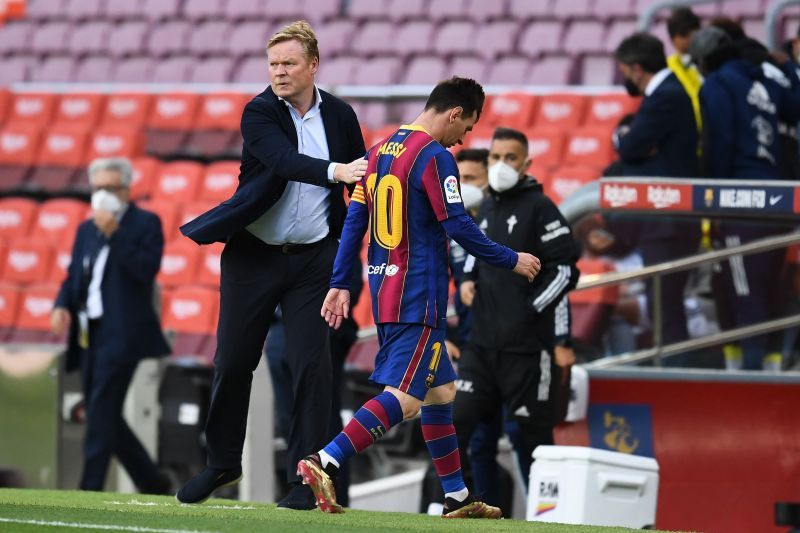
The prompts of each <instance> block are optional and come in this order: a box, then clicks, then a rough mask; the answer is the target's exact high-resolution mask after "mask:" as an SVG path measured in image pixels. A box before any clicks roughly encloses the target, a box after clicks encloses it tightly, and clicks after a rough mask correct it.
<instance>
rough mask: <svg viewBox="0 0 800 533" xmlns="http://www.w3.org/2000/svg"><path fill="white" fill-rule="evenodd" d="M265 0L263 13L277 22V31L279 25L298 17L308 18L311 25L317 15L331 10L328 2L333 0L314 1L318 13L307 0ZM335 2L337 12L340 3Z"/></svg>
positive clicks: (320, 15)
mask: <svg viewBox="0 0 800 533" xmlns="http://www.w3.org/2000/svg"><path fill="white" fill-rule="evenodd" d="M265 1H266V5H265V6H264V13H266V14H267V16H268V17H269V18H270V19H272V20H273V21H275V22H277V23H278V26H277V27H276V28H275V30H276V31H277V29H278V28H279V27H281V26H284V25H285V24H287V23H288V22H290V21H294V20H299V19H307V20H310V21H311V22H312V25H314V24H313V22H314V20H315V19H316V17H317V16H319V17H323V16H324V15H323V13H325V12H327V13H330V12H331V9H330V4H331V3H332V2H334V1H335V0H327V2H325V1H319V0H318V1H317V2H316V4H317V6H316V7H318V8H319V10H320V11H319V14H317V13H315V12H314V6H309V5H308V3H309V0H306V1H305V2H303V1H300V2H286V1H284V0H265ZM326 4H328V5H326ZM336 4H337V5H336V8H337V10H336V13H337V14H338V7H339V4H340V3H339V2H336ZM308 15H314V16H312V17H308ZM306 17H308V18H306Z"/></svg>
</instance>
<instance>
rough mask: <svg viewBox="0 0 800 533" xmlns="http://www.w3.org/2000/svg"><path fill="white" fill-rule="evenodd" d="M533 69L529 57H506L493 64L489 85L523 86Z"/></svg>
mask: <svg viewBox="0 0 800 533" xmlns="http://www.w3.org/2000/svg"><path fill="white" fill-rule="evenodd" d="M530 68H531V63H530V60H529V59H528V57H527V56H506V57H503V58H502V59H498V60H497V61H494V62H493V63H492V66H491V67H490V68H489V77H488V81H487V83H489V84H490V85H523V84H524V83H525V80H526V79H527V76H528V72H529V70H530Z"/></svg>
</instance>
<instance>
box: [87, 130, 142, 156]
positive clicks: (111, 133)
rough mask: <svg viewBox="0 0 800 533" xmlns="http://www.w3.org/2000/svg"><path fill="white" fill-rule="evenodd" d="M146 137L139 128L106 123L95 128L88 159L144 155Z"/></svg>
mask: <svg viewBox="0 0 800 533" xmlns="http://www.w3.org/2000/svg"><path fill="white" fill-rule="evenodd" d="M143 148H144V139H143V135H142V132H141V131H140V130H139V129H135V128H132V127H128V126H125V125H124V124H122V123H120V124H118V125H116V126H111V125H105V126H102V127H100V128H99V129H97V130H95V132H94V135H93V136H92V140H91V144H90V146H89V153H88V155H87V160H89V161H91V160H92V159H95V158H98V157H127V158H129V159H131V158H134V157H138V156H140V155H142V152H143Z"/></svg>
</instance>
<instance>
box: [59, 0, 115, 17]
mask: <svg viewBox="0 0 800 533" xmlns="http://www.w3.org/2000/svg"><path fill="white" fill-rule="evenodd" d="M103 4H105V0H67V2H66V4H65V5H64V14H65V15H66V16H67V18H69V19H71V20H85V19H92V18H95V17H97V16H98V15H99V14H101V13H102V11H103Z"/></svg>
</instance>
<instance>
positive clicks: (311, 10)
mask: <svg viewBox="0 0 800 533" xmlns="http://www.w3.org/2000/svg"><path fill="white" fill-rule="evenodd" d="M267 1H268V2H269V4H268V5H269V6H270V7H274V5H275V4H278V5H281V4H287V3H288V2H284V1H283V0H267ZM341 6H342V3H341V2H340V1H339V0H305V2H304V4H303V7H304V8H305V15H306V16H307V17H308V18H309V19H310V20H315V21H322V20H330V19H332V18H335V17H338V16H340V15H342V10H341Z"/></svg>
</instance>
